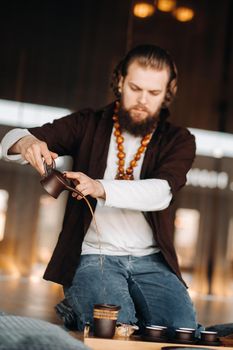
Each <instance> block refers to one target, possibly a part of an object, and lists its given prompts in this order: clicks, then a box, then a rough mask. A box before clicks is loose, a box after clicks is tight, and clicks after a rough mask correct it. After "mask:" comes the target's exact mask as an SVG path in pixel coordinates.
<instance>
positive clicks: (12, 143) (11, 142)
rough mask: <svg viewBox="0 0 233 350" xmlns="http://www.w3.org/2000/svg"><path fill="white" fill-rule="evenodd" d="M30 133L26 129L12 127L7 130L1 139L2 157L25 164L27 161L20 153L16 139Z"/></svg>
mask: <svg viewBox="0 0 233 350" xmlns="http://www.w3.org/2000/svg"><path fill="white" fill-rule="evenodd" d="M28 135H31V134H30V133H29V131H28V130H27V129H13V130H11V131H9V132H8V133H7V134H6V135H5V136H4V137H3V139H2V141H1V146H2V158H3V159H4V160H7V161H15V162H17V163H20V164H26V163H27V161H25V159H23V157H22V156H21V155H20V147H19V144H18V141H19V140H20V139H22V138H23V137H25V136H28Z"/></svg>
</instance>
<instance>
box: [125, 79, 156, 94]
mask: <svg viewBox="0 0 233 350" xmlns="http://www.w3.org/2000/svg"><path fill="white" fill-rule="evenodd" d="M129 84H130V85H132V86H134V87H136V88H137V89H139V90H142V88H141V87H140V86H138V85H137V84H135V83H133V82H132V81H130V82H129ZM148 91H149V92H152V93H157V92H161V91H162V90H161V89H153V90H148Z"/></svg>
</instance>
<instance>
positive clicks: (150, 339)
mask: <svg viewBox="0 0 233 350" xmlns="http://www.w3.org/2000/svg"><path fill="white" fill-rule="evenodd" d="M141 339H142V340H145V341H152V342H157V343H167V342H168V339H167V338H166V337H161V338H159V337H151V336H149V335H142V336H141Z"/></svg>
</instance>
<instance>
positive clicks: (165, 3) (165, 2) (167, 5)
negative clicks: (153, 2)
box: [157, 0, 176, 12]
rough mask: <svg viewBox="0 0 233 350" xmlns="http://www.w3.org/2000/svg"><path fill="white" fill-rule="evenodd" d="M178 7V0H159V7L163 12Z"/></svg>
mask: <svg viewBox="0 0 233 350" xmlns="http://www.w3.org/2000/svg"><path fill="white" fill-rule="evenodd" d="M175 7H176V0H158V1H157V9H158V10H159V11H162V12H171V11H173V10H174V9H175Z"/></svg>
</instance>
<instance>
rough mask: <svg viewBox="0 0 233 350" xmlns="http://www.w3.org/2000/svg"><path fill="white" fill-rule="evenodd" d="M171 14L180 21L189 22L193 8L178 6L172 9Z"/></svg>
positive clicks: (192, 14)
mask: <svg viewBox="0 0 233 350" xmlns="http://www.w3.org/2000/svg"><path fill="white" fill-rule="evenodd" d="M173 16H174V17H175V18H176V19H177V20H178V21H180V22H189V21H191V20H192V19H193V17H194V10H193V9H192V8H191V7H186V6H179V7H176V8H175V9H174V11H173Z"/></svg>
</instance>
